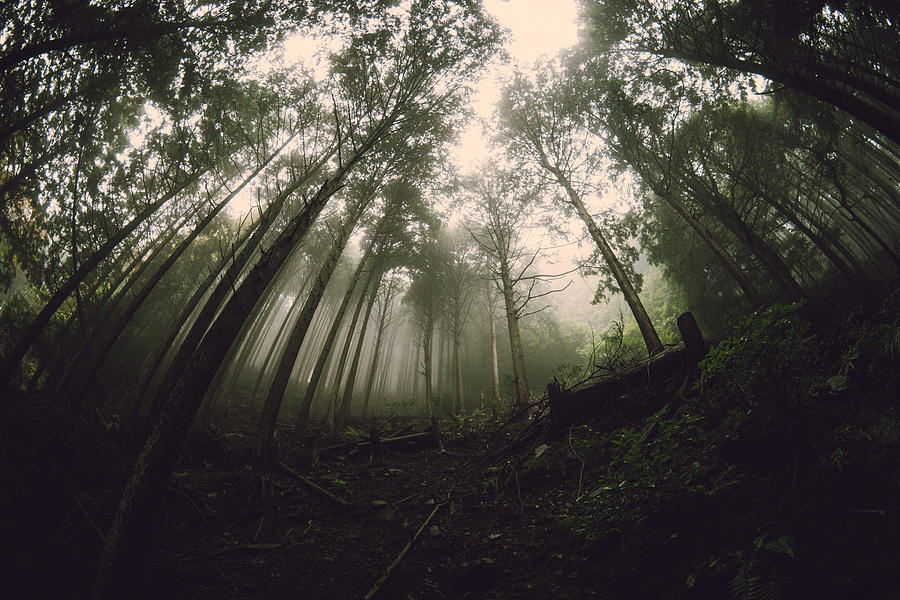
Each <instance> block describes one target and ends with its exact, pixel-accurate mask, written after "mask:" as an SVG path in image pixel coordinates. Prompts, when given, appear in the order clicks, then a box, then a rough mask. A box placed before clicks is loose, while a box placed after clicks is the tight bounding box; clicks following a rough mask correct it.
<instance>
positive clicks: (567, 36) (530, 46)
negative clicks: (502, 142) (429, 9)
mask: <svg viewBox="0 0 900 600" xmlns="http://www.w3.org/2000/svg"><path fill="white" fill-rule="evenodd" d="M484 7H485V9H486V10H487V11H488V12H489V13H491V14H492V15H493V16H494V17H495V18H496V19H497V20H498V21H499V22H500V24H501V25H502V26H503V27H505V28H507V29H508V30H509V41H508V42H507V45H506V50H507V52H509V54H510V57H511V58H512V60H513V61H514V62H515V63H517V64H519V65H521V66H523V67H524V66H527V65H529V64H531V63H533V62H534V61H535V60H537V59H538V58H540V57H541V56H544V55H546V56H554V55H556V54H557V53H558V52H559V51H560V50H562V49H563V48H568V47H570V46H573V45H574V44H575V43H576V42H577V41H578V25H577V19H578V9H577V6H576V2H575V0H484ZM510 68H511V66H509V65H499V64H496V63H495V64H493V65H492V66H491V68H490V69H489V70H488V72H487V73H485V75H484V77H483V78H482V80H481V82H480V83H479V84H478V86H477V89H476V93H475V96H474V97H473V99H472V108H473V109H474V110H475V113H476V114H477V115H478V117H479V118H481V119H484V120H486V121H487V120H489V119H490V118H491V113H492V111H493V105H494V103H495V102H496V101H497V100H498V99H499V97H500V93H499V90H498V87H497V77H498V76H499V75H501V74H502V73H503V72H504V71H508V70H509V69H510ZM451 157H452V158H453V160H454V162H455V163H456V166H457V167H458V168H460V169H461V170H464V171H465V170H469V169H470V168H472V167H474V166H475V165H476V164H478V163H480V162H482V161H483V160H484V159H485V158H486V157H487V140H486V139H485V138H484V135H483V133H482V128H481V125H480V124H479V123H478V122H477V121H473V122H471V123H470V124H469V126H468V127H467V128H466V129H465V131H463V132H462V133H461V134H460V143H459V144H458V146H457V147H456V148H455V149H454V151H453V152H452V153H451Z"/></svg>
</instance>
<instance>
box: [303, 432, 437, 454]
mask: <svg viewBox="0 0 900 600" xmlns="http://www.w3.org/2000/svg"><path fill="white" fill-rule="evenodd" d="M436 438H437V436H435V434H434V431H426V432H424V433H411V434H408V435H401V436H397V437H390V438H381V439H380V444H381V446H382V447H383V448H398V447H399V448H406V449H409V448H410V447H418V446H420V445H421V446H422V447H423V448H433V447H435V444H436V443H437V441H439V438H437V441H436ZM372 445H373V444H372V442H371V441H370V440H359V441H356V442H347V443H344V444H337V445H335V446H328V447H326V448H322V449H320V450H319V455H320V456H321V455H324V454H327V453H329V452H333V451H337V450H349V449H351V448H369V447H371V446H372Z"/></svg>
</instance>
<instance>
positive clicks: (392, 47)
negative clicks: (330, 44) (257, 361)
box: [94, 2, 496, 597]
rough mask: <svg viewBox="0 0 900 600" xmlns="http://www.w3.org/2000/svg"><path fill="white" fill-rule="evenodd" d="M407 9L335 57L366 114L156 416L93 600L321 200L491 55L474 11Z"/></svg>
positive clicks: (121, 584) (135, 555)
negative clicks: (400, 23) (398, 20)
mask: <svg viewBox="0 0 900 600" xmlns="http://www.w3.org/2000/svg"><path fill="white" fill-rule="evenodd" d="M408 11H409V12H408V20H407V22H406V25H407V26H406V28H404V29H400V30H399V31H396V32H394V33H392V28H385V29H383V30H381V31H380V32H379V33H378V34H376V35H372V33H371V32H370V33H367V34H365V36H362V37H358V38H356V40H355V41H356V42H357V43H356V44H354V45H351V46H350V47H349V48H348V50H347V51H345V52H344V53H343V54H342V55H341V57H338V59H336V61H335V63H334V69H335V72H336V73H338V74H339V75H340V78H339V79H340V81H341V82H342V86H343V89H344V90H348V92H349V91H351V90H353V91H355V92H356V93H357V94H358V95H357V96H356V98H358V99H359V100H358V102H359V104H358V105H357V106H360V107H362V108H365V112H359V113H356V112H353V113H346V116H347V117H350V118H351V119H352V120H351V119H348V120H349V121H350V122H352V123H353V125H354V126H353V127H352V128H348V129H339V130H338V133H337V136H336V137H337V140H338V151H337V155H336V161H337V164H336V165H333V166H332V168H331V169H329V172H328V175H327V177H326V178H325V181H324V183H323V184H322V185H321V186H320V187H319V189H318V191H316V192H315V193H314V194H312V195H311V196H310V197H309V198H308V199H307V202H306V205H305V207H304V208H303V209H302V210H301V211H300V212H299V213H298V214H296V215H295V216H294V217H293V218H292V219H291V220H290V222H289V223H288V224H287V226H286V227H285V228H284V229H283V230H282V231H281V232H280V233H279V235H278V236H277V238H275V239H274V241H273V242H272V245H271V246H270V247H269V248H268V250H267V251H266V252H265V253H264V254H263V255H262V256H261V257H260V259H259V260H258V261H257V263H256V264H255V265H254V267H253V268H252V269H251V270H250V271H249V272H248V273H247V275H246V277H245V278H244V280H243V282H242V283H241V285H240V287H238V288H237V289H236V290H235V291H234V293H233V294H232V296H231V297H230V299H229V300H228V302H227V303H226V304H225V305H224V306H223V308H222V309H221V311H220V313H219V316H218V317H217V318H216V319H215V321H214V322H213V323H212V325H211V327H210V329H209V331H208V332H207V334H206V336H205V337H204V338H203V340H202V341H201V342H200V344H199V346H198V347H197V349H196V351H195V352H194V354H193V357H192V359H191V361H190V364H189V366H188V368H187V369H186V370H185V372H184V374H183V375H182V377H181V378H180V379H179V380H178V382H177V383H176V385H175V387H174V388H173V389H172V391H171V392H170V393H169V394H168V397H167V398H166V400H165V401H164V406H165V407H164V410H163V412H162V414H161V415H160V418H159V419H158V421H157V422H156V424H155V425H154V427H153V430H152V431H151V433H150V435H149V437H148V440H147V442H146V443H145V445H144V448H143V450H142V451H141V454H140V455H139V457H138V459H137V461H136V464H135V469H134V471H133V473H132V476H131V478H130V479H129V482H128V484H127V485H126V489H125V492H124V494H123V499H122V502H121V503H120V506H119V509H118V511H117V513H116V516H115V518H114V521H113V524H112V525H111V528H110V531H109V533H108V535H107V538H106V542H105V544H104V548H103V552H102V554H101V558H100V563H99V567H98V577H97V581H96V584H95V588H94V595H95V597H105V596H109V595H110V594H115V593H117V591H119V590H122V589H127V588H126V586H127V585H128V584H129V582H130V577H131V574H132V573H133V571H134V569H135V568H136V567H137V566H139V565H140V564H141V556H142V554H143V547H142V545H143V544H144V543H145V541H144V540H145V539H146V535H145V534H146V532H147V530H148V528H149V527H151V526H152V523H153V517H154V505H155V498H156V497H157V495H158V494H159V492H160V490H161V489H162V487H163V486H164V484H165V481H166V479H167V477H168V475H169V472H170V470H171V467H172V464H173V463H174V461H175V458H176V456H177V453H178V449H179V448H180V446H181V443H182V441H183V440H184V437H185V435H186V433H187V430H188V427H189V425H190V422H191V420H192V419H193V416H194V414H195V413H196V411H197V408H198V406H199V403H200V401H201V400H202V397H203V394H204V392H205V390H206V388H207V387H208V385H209V383H210V380H211V379H212V378H213V376H214V374H215V372H216V370H217V369H218V368H219V366H220V364H221V361H222V359H223V358H224V357H225V355H226V354H227V352H228V348H229V346H230V345H231V343H232V342H233V340H234V337H235V335H236V334H237V333H238V331H239V330H240V329H241V327H242V325H243V323H244V321H245V320H246V319H247V317H248V315H249V314H250V313H251V311H252V310H253V307H254V305H255V304H256V301H257V300H258V299H259V298H260V296H261V295H262V292H263V291H264V290H265V289H266V287H267V286H268V285H269V283H270V282H271V281H272V279H273V278H274V277H275V275H276V274H277V273H278V271H279V270H280V268H281V267H282V265H283V264H284V262H285V261H286V260H287V258H288V256H289V255H290V254H291V252H292V251H293V250H294V248H296V246H297V244H298V243H300V241H301V240H302V239H303V238H304V236H305V235H306V232H307V231H308V229H309V227H310V226H311V224H312V222H313V221H314V220H315V218H316V217H317V216H318V214H319V213H320V212H321V210H322V209H323V208H324V206H325V204H326V203H327V202H328V200H329V199H330V198H331V196H332V195H333V194H335V193H336V192H337V191H338V190H339V189H340V187H341V186H342V185H343V184H344V180H345V178H346V177H347V175H348V174H349V173H350V172H351V170H353V169H354V168H355V167H356V166H357V164H358V163H359V162H360V161H362V160H363V159H364V158H365V157H367V156H368V154H369V153H370V152H371V151H373V150H374V149H376V148H377V147H378V146H379V144H381V143H382V142H383V141H384V140H385V139H389V138H391V137H392V135H393V134H395V133H396V132H397V130H398V129H399V128H400V127H401V126H402V125H403V124H404V123H405V122H407V119H408V118H410V116H411V115H429V114H432V112H433V111H435V110H437V108H438V107H440V108H441V109H442V110H444V109H446V105H445V104H444V102H450V103H451V106H452V105H453V103H452V101H453V98H454V97H455V96H456V95H457V94H458V93H459V85H460V84H461V82H463V81H465V80H466V78H467V77H468V76H470V75H471V73H472V72H473V70H474V69H476V68H478V67H479V66H480V64H482V61H483V60H484V58H485V57H486V56H487V55H488V54H489V53H490V52H491V51H493V48H494V44H495V43H496V31H494V30H493V27H492V25H490V24H489V23H487V22H486V21H485V19H484V17H483V14H481V13H480V12H479V11H476V10H473V11H471V12H467V13H465V14H464V15H459V14H455V15H451V14H450V13H451V11H449V10H448V7H447V6H445V5H442V3H432V2H427V3H424V4H423V3H418V2H413V3H411V4H410V6H409V8H408ZM460 17H462V18H460ZM391 25H395V23H391ZM379 57H382V58H379ZM454 82H455V83H454ZM438 84H440V87H438ZM335 104H337V102H336V103H335ZM336 112H337V111H336ZM439 114H442V113H440V111H439ZM338 123H340V120H338ZM339 127H340V125H339Z"/></svg>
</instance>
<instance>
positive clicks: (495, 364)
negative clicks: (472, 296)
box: [429, 303, 512, 416]
mask: <svg viewBox="0 0 900 600" xmlns="http://www.w3.org/2000/svg"><path fill="white" fill-rule="evenodd" d="M488 315H489V318H490V320H491V375H492V376H493V377H492V378H493V384H494V406H500V363H499V361H498V360H497V319H496V318H495V317H494V304H493V303H491V305H490V307H489V309H488ZM510 343H512V340H510ZM429 416H430V415H429Z"/></svg>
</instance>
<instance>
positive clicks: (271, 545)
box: [209, 542, 284, 556]
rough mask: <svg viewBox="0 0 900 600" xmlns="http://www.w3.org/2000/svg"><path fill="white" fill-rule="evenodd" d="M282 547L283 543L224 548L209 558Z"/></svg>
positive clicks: (239, 545) (240, 545)
mask: <svg viewBox="0 0 900 600" xmlns="http://www.w3.org/2000/svg"><path fill="white" fill-rule="evenodd" d="M282 546H284V543H283V542H282V543H279V544H271V543H269V544H238V545H236V546H226V547H225V548H221V549H219V550H216V551H215V552H213V553H212V554H210V555H209V556H220V555H222V554H227V553H228V552H236V551H238V550H274V549H275V548H281V547H282Z"/></svg>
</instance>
